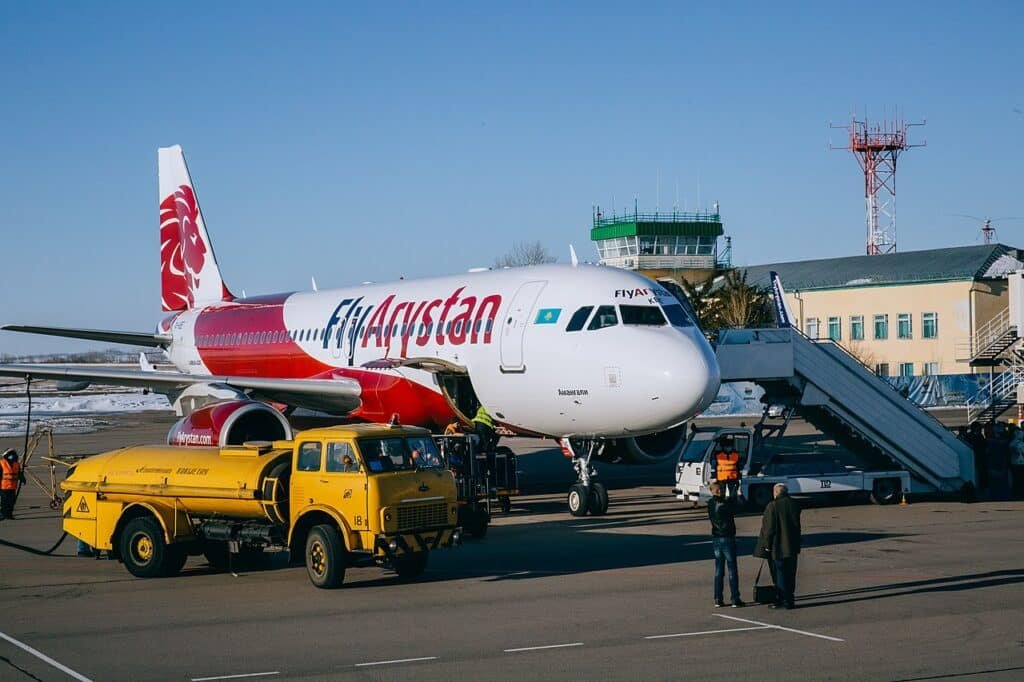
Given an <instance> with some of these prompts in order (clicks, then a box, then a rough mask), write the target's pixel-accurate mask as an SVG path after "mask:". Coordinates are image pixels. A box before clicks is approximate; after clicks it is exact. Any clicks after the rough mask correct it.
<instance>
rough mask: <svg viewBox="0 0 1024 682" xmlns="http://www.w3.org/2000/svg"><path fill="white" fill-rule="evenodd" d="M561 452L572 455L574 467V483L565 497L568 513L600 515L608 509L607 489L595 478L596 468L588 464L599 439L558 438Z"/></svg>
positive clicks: (595, 452) (596, 450) (598, 448)
mask: <svg viewBox="0 0 1024 682" xmlns="http://www.w3.org/2000/svg"><path fill="white" fill-rule="evenodd" d="M559 444H560V445H561V446H562V452H564V453H565V455H566V456H567V457H572V466H573V468H574V469H576V483H574V484H573V485H572V487H571V488H569V496H568V498H567V501H568V505H569V513H570V514H572V515H573V516H586V515H587V513H588V512H589V513H590V514H593V515H594V516H601V515H602V514H605V513H606V512H607V511H608V489H607V488H605V487H604V484H603V483H601V482H600V481H596V480H594V479H595V478H597V470H596V469H594V468H593V467H591V466H590V458H591V457H593V456H594V455H596V454H597V452H598V450H600V448H601V445H602V443H601V441H599V440H595V439H588V440H569V439H568V438H562V439H561V440H559Z"/></svg>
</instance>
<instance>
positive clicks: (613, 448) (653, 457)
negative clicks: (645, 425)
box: [599, 424, 686, 464]
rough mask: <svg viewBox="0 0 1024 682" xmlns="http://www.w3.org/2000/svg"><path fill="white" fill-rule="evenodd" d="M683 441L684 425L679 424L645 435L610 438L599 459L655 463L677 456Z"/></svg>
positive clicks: (684, 437)
mask: <svg viewBox="0 0 1024 682" xmlns="http://www.w3.org/2000/svg"><path fill="white" fill-rule="evenodd" d="M685 442H686V425H685V424H680V425H679V426H675V427H673V428H671V429H668V430H666V431H659V432H658V433H652V434H649V435H646V436H636V437H635V438H616V439H615V440H610V441H608V442H607V443H605V446H604V448H603V449H602V450H601V454H600V457H599V459H600V460H601V461H605V462H625V463H628V464H657V463H658V462H664V461H665V460H667V459H676V458H677V457H679V453H680V452H681V451H682V449H683V443H685Z"/></svg>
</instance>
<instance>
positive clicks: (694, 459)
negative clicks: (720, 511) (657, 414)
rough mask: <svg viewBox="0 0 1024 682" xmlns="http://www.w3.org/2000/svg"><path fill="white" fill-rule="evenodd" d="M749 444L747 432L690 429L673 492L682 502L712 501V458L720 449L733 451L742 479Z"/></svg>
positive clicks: (713, 467)
mask: <svg viewBox="0 0 1024 682" xmlns="http://www.w3.org/2000/svg"><path fill="white" fill-rule="evenodd" d="M751 441H752V437H751V432H750V431H749V430H748V429H716V428H693V429H691V430H690V435H689V436H688V437H687V439H686V443H685V445H683V450H682V452H680V453H679V462H678V463H677V464H676V487H675V489H674V490H673V492H675V493H676V496H677V497H678V498H679V499H681V500H689V501H691V502H694V503H697V502H707V500H708V498H710V497H711V493H710V492H709V491H708V485H710V484H711V482H712V481H714V480H715V455H716V454H718V453H719V452H721V451H722V450H723V449H724V450H725V451H726V452H728V451H730V450H735V451H736V452H737V453H738V454H739V456H740V461H739V469H740V472H741V476H744V477H745V476H746V474H747V472H748V470H749V468H750V460H751V458H750V453H751Z"/></svg>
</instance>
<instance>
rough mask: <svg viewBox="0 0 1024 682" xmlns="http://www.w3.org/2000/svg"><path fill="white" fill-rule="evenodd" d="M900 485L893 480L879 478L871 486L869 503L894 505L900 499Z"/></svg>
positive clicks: (896, 480)
mask: <svg viewBox="0 0 1024 682" xmlns="http://www.w3.org/2000/svg"><path fill="white" fill-rule="evenodd" d="M900 492H901V490H900V485H899V483H898V479H895V478H879V479H876V480H875V484H874V485H873V486H871V501H872V502H874V503H875V504H895V503H896V502H898V501H899V499H900Z"/></svg>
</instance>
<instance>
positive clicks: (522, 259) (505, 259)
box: [494, 241, 558, 268]
mask: <svg viewBox="0 0 1024 682" xmlns="http://www.w3.org/2000/svg"><path fill="white" fill-rule="evenodd" d="M556 260H558V259H557V258H555V257H554V256H552V255H551V254H550V253H548V250H547V249H546V248H544V246H543V245H542V244H541V243H540V242H539V241H536V242H516V243H515V244H513V245H512V250H511V251H509V252H508V253H506V254H505V255H504V256H501V257H499V258H498V259H496V260H495V261H494V266H495V267H497V268H518V267H522V266H524V265H540V264H542V263H554V262H555V261H556Z"/></svg>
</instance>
